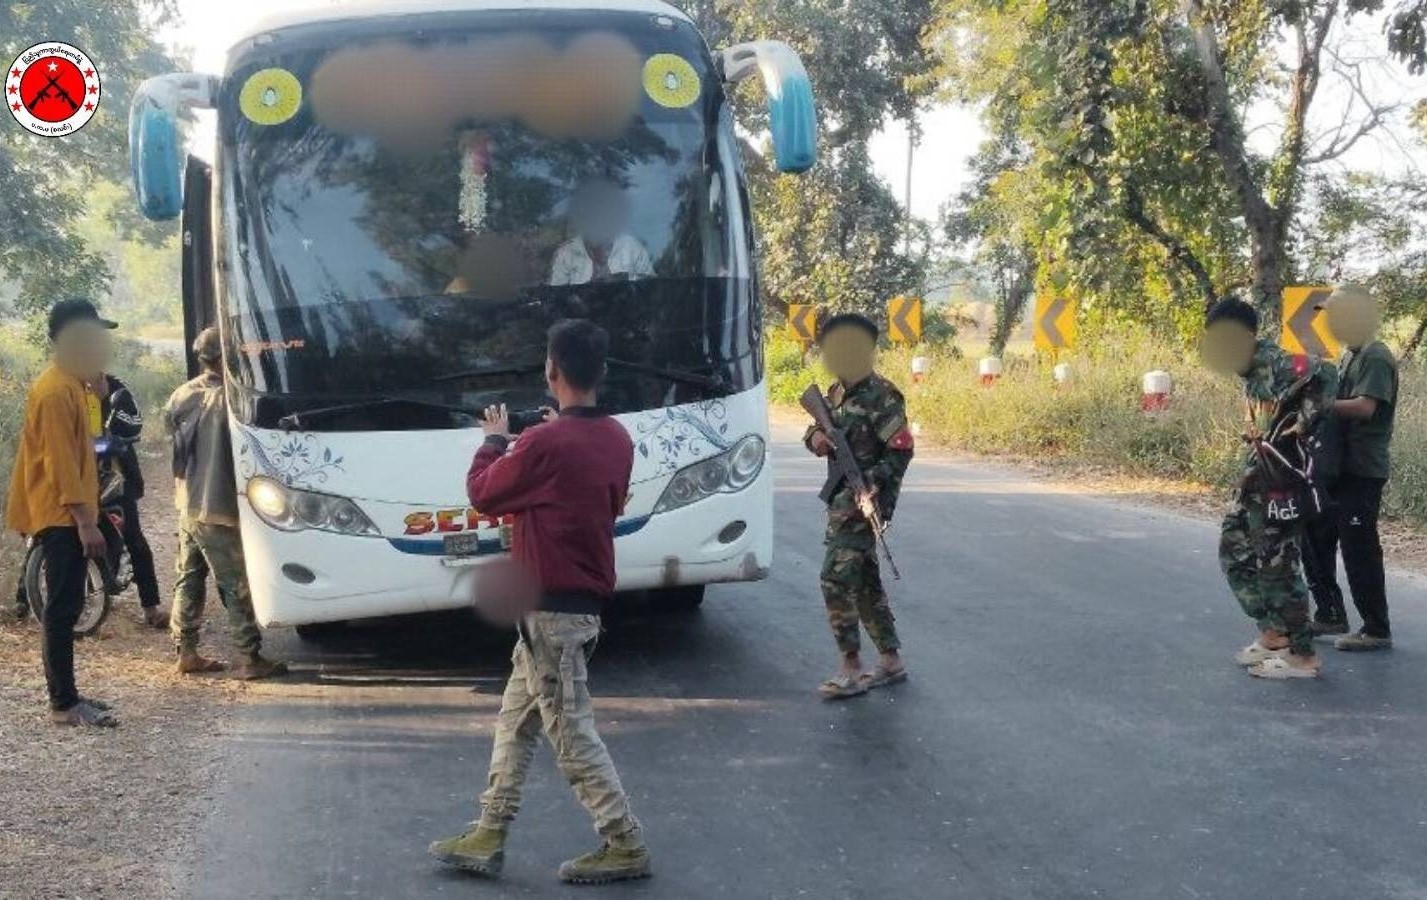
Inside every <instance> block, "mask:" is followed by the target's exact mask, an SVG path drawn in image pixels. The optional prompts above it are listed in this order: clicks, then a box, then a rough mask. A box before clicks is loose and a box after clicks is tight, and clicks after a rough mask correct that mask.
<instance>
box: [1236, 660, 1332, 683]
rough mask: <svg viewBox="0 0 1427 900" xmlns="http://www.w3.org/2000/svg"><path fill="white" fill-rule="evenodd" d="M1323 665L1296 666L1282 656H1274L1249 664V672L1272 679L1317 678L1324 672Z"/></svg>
mask: <svg viewBox="0 0 1427 900" xmlns="http://www.w3.org/2000/svg"><path fill="white" fill-rule="evenodd" d="M1322 671H1323V670H1322V667H1321V666H1314V667H1313V668H1311V669H1308V668H1304V667H1303V666H1295V665H1294V664H1293V663H1291V662H1289V661H1288V660H1286V659H1284V658H1283V657H1281V656H1274V657H1271V658H1269V659H1266V660H1264V661H1263V662H1261V663H1258V664H1257V665H1253V666H1249V674H1250V675H1252V676H1254V677H1255V678H1267V679H1269V680H1271V681H1286V680H1287V679H1289V678H1317V677H1318V676H1319V675H1320V674H1321V673H1322Z"/></svg>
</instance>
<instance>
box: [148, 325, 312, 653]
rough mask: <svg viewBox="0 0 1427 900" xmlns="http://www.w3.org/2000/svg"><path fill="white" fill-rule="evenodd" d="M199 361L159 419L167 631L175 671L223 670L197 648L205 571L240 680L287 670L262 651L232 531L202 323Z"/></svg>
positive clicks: (211, 331)
mask: <svg viewBox="0 0 1427 900" xmlns="http://www.w3.org/2000/svg"><path fill="white" fill-rule="evenodd" d="M193 355H194V356H195V357H197V358H198V362H199V364H200V365H202V367H203V371H202V372H201V373H200V374H199V375H198V377H197V378H194V379H192V380H191V381H188V382H185V383H184V384H181V385H179V386H178V390H176V391H174V392H173V396H171V397H169V400H168V403H167V404H166V405H165V406H164V411H163V416H164V425H165V426H166V427H167V430H168V432H169V434H171V435H172V436H173V474H174V492H173V495H174V504H175V505H176V506H177V507H178V557H177V559H176V560H175V566H174V568H175V571H176V574H177V576H178V578H177V582H176V583H175V585H174V600H173V616H172V619H171V623H170V626H169V631H170V633H171V634H172V635H173V641H174V644H175V646H176V647H177V650H178V671H179V673H180V674H184V675H192V674H197V673H200V672H217V671H220V670H222V669H223V668H225V666H224V664H223V663H221V662H219V661H218V660H215V659H208V658H206V657H204V656H202V655H201V654H200V653H199V652H198V639H199V636H200V632H201V630H202V627H203V604H204V595H205V594H206V593H207V589H208V574H209V573H210V572H211V573H213V580H214V581H216V582H217V584H218V597H219V599H220V600H221V601H222V603H223V607H224V608H225V609H226V610H227V611H228V629H229V633H230V634H231V636H232V640H233V644H234V646H235V647H237V649H238V651H239V652H240V653H242V654H243V662H242V664H241V665H240V666H239V667H238V669H237V671H236V673H235V674H236V675H237V677H239V678H242V679H244V680H253V679H257V678H271V677H273V676H277V675H284V674H286V673H287V666H286V665H284V664H283V663H280V662H274V661H273V660H270V659H267V658H265V657H264V656H263V655H262V652H261V651H262V645H263V636H262V631H261V630H260V629H259V628H258V620H257V616H256V615H254V613H253V597H252V594H251V593H250V592H249V590H248V570H247V567H246V564H245V562H244V560H243V538H242V535H241V534H240V533H239V531H238V487H237V484H238V482H237V478H236V476H235V475H234V472H233V443H232V441H233V439H232V436H231V434H230V432H229V430H228V401H227V398H226V396H225V394H224V391H223V362H222V360H223V351H222V342H221V340H220V339H219V335H218V329H216V328H212V327H210V328H205V329H203V331H201V332H199V334H198V337H197V338H195V339H194V341H193Z"/></svg>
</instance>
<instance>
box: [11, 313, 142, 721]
mask: <svg viewBox="0 0 1427 900" xmlns="http://www.w3.org/2000/svg"><path fill="white" fill-rule="evenodd" d="M115 327H117V326H116V325H115V323H113V322H110V321H108V320H107V319H102V318H100V316H99V311H98V310H97V309H95V308H94V304H93V303H90V302H89V301H88V300H83V299H77V298H76V299H68V300H61V301H59V302H58V303H56V304H55V305H54V308H52V309H51V310H50V317H49V337H50V343H51V345H52V347H53V351H54V352H53V357H52V359H51V362H50V364H49V365H48V366H46V367H45V369H44V371H42V372H41V373H40V374H39V376H38V377H37V378H36V379H35V381H34V384H32V385H31V386H30V393H29V397H28V398H27V399H26V401H25V425H24V431H23V433H22V434H21V436H20V441H19V452H18V453H17V454H16V457H15V468H14V470H13V471H12V472H11V476H10V496H9V501H8V502H7V504H6V507H5V522H6V525H7V526H8V527H10V528H11V529H13V530H15V531H18V532H20V533H21V534H23V535H27V536H30V537H33V538H34V540H35V541H36V542H37V543H38V544H39V546H40V549H41V552H42V553H43V554H44V580H45V591H46V595H47V599H46V601H45V611H44V622H43V630H42V632H41V634H42V638H41V644H40V647H41V654H42V656H43V658H44V666H45V683H46V684H47V686H48V688H49V700H50V720H51V721H52V722H54V723H55V724H57V725H91V726H100V727H103V726H112V725H116V724H118V719H117V718H116V717H115V716H114V714H113V712H112V711H111V710H110V708H109V706H108V704H106V703H103V702H100V701H97V700H90V699H88V698H85V697H81V696H80V694H79V690H78V688H77V687H76V686H75V683H74V623H75V622H76V621H77V620H78V619H79V614H80V612H81V611H82V610H83V608H84V599H85V576H86V574H87V572H88V569H89V563H88V560H89V559H90V558H98V557H102V556H103V555H104V550H105V544H104V535H103V534H102V533H100V531H99V518H98V517H99V474H98V468H97V463H96V460H95V456H94V435H93V426H92V424H91V422H90V410H91V409H92V408H97V402H95V400H94V399H92V397H93V395H92V394H91V393H90V391H89V388H88V386H87V385H88V384H89V383H90V382H92V381H94V380H95V379H96V378H98V377H99V376H100V375H101V374H102V373H103V372H104V368H105V366H106V365H107V364H108V362H109V340H108V329H112V328H115Z"/></svg>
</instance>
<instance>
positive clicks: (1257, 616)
mask: <svg viewBox="0 0 1427 900" xmlns="http://www.w3.org/2000/svg"><path fill="white" fill-rule="evenodd" d="M1300 530H1301V529H1300V527H1299V526H1298V524H1297V523H1285V522H1279V521H1277V520H1274V519H1270V518H1269V517H1268V501H1267V499H1266V498H1265V497H1264V496H1263V495H1262V494H1261V493H1259V492H1257V491H1242V492H1241V493H1240V495H1239V498H1238V500H1237V502H1236V503H1235V505H1234V508H1233V509H1232V510H1230V512H1229V514H1228V515H1227V516H1225V517H1224V524H1223V527H1222V529H1221V531H1220V537H1219V565H1220V567H1221V568H1222V569H1223V570H1224V575H1225V577H1226V578H1228V580H1229V588H1230V590H1232V591H1233V592H1234V597H1235V598H1237V599H1238V601H1239V605H1240V606H1242V607H1243V608H1244V613H1245V614H1247V615H1248V617H1249V618H1251V619H1253V620H1254V622H1255V623H1257V625H1258V626H1259V629H1260V630H1265V629H1270V628H1271V629H1273V630H1274V631H1277V632H1278V633H1280V634H1283V635H1287V637H1288V642H1289V646H1290V648H1291V649H1292V651H1293V652H1294V653H1299V654H1305V655H1311V654H1312V653H1313V634H1312V632H1311V631H1310V630H1309V626H1308V589H1307V588H1306V587H1305V586H1304V583H1303V573H1302V572H1301V571H1300V570H1299V547H1298V538H1299V532H1300Z"/></svg>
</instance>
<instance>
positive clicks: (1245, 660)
mask: <svg viewBox="0 0 1427 900" xmlns="http://www.w3.org/2000/svg"><path fill="white" fill-rule="evenodd" d="M1287 653H1288V648H1287V647H1283V648H1280V649H1278V650H1270V649H1269V648H1267V647H1265V646H1264V645H1263V644H1260V643H1259V642H1258V641H1254V642H1253V643H1252V644H1249V645H1248V646H1247V647H1245V648H1244V649H1242V650H1240V651H1239V652H1238V653H1236V654H1234V662H1236V663H1238V664H1239V665H1241V666H1256V665H1258V664H1259V663H1261V662H1263V661H1264V660H1266V659H1277V658H1279V657H1281V656H1284V655H1286V654H1287Z"/></svg>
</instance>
